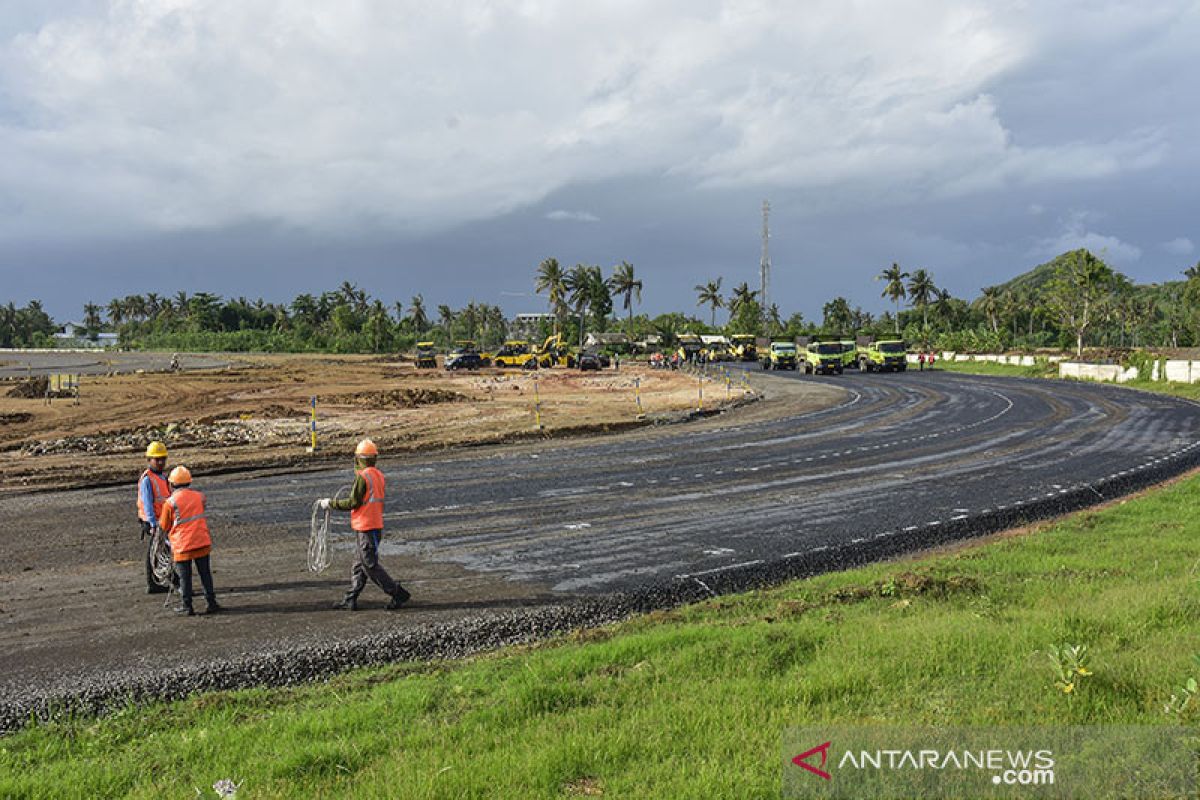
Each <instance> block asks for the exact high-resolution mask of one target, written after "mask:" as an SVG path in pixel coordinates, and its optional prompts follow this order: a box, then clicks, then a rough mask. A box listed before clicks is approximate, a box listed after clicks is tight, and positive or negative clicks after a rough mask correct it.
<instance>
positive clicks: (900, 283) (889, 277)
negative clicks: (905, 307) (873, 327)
mask: <svg viewBox="0 0 1200 800" xmlns="http://www.w3.org/2000/svg"><path fill="white" fill-rule="evenodd" d="M907 277H908V273H907V272H904V271H902V270H901V269H900V265H899V264H897V263H896V262H894V261H893V262H892V265H891V266H890V267H888V268H887V269H885V270H884V271H883V272H881V273H879V274H878V275H876V276H875V280H877V281H887V283H885V284H884V286H883V292H882V293H881V294H880V295H879V296H880V297H886V298H888V299H889V300H891V301H892V302H893V303H895V304H896V335H897V336H899V335H900V301H901V300H903V299H904V297H905V290H904V279H905V278H907Z"/></svg>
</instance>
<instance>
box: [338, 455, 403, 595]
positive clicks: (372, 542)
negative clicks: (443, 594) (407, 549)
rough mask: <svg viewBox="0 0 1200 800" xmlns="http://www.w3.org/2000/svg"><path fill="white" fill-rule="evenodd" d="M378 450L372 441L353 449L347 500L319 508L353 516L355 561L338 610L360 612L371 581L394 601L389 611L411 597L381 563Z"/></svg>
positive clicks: (381, 484)
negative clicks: (352, 474)
mask: <svg viewBox="0 0 1200 800" xmlns="http://www.w3.org/2000/svg"><path fill="white" fill-rule="evenodd" d="M378 458H379V448H378V447H376V446H375V443H374V442H372V441H371V440H370V439H363V440H362V441H361V442H359V443H358V447H356V448H355V449H354V470H355V472H356V473H357V474H356V475H355V478H354V486H353V487H352V488H351V489H350V496H349V497H348V498H346V499H344V500H333V499H331V498H328V497H326V498H324V499H322V500H321V501H320V503H319V505H320V507H321V508H323V509H328V508H332V509H334V510H336V511H349V512H350V527H351V528H353V529H354V536H355V539H356V543H357V547H356V557H355V560H354V566H353V567H351V568H350V589H349V590H348V591H347V592H346V596H345V597H343V598H342V599H341V600H340V601H338V602H337V603H335V604H334V607H335V608H343V609H347V610H349V611H357V610H358V596H359V595H360V594H362V590H363V589H365V588H366V586H367V579H368V578H370V579H371V580H372V581H374V582H375V585H376V586H378V587H379V588H380V589H383V591H385V592H387V593H388V595H390V596H391V598H392V600H391V602H390V603H388V605H387V607H388V609H390V610H395V609H397V608H400V607H401V606H403V605H404V604H405V603H406V602H408V599H409V597H410V595H409V593H408V592H407V591H406V590H405V589H404V587H403V586H401V585H400V584H399V583H397V582H396V581H395V580H393V579H392V577H391V576H390V575H388V574H387V570H385V569H384V568H383V567H382V566H381V565H380V563H379V544H380V542H381V541H382V539H383V499H384V494H385V490H386V481H385V480H384V477H383V473H382V472H380V471H379V470H378V469H376V467H375V462H376V460H377V459H378Z"/></svg>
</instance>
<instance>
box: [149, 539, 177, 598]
mask: <svg viewBox="0 0 1200 800" xmlns="http://www.w3.org/2000/svg"><path fill="white" fill-rule="evenodd" d="M151 536H152V537H154V538H153V539H152V540H151V542H150V571H151V572H153V573H154V580H155V581H157V582H158V585H159V586H166V587H168V588H170V586H171V576H172V575H173V574H174V573H175V560H174V558H173V557H172V556H171V540H170V538H169V537H168V536H167V534H165V533H163V529H162V528H160V527H158V526H155V527H154V533H152V534H151Z"/></svg>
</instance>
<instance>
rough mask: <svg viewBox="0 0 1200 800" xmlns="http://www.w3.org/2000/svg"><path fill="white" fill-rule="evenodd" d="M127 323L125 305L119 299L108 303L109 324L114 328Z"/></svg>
mask: <svg viewBox="0 0 1200 800" xmlns="http://www.w3.org/2000/svg"><path fill="white" fill-rule="evenodd" d="M124 321H125V303H123V302H122V301H120V300H119V299H117V298H115V297H114V298H113V299H112V300H109V301H108V322H109V324H110V325H112V326H113V327H114V328H116V327H119V326H120V324H121V323H122V322H124Z"/></svg>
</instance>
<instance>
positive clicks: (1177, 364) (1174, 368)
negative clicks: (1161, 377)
mask: <svg viewBox="0 0 1200 800" xmlns="http://www.w3.org/2000/svg"><path fill="white" fill-rule="evenodd" d="M1166 373H1167V380H1169V381H1174V382H1176V383H1200V361H1168V362H1167V364H1166Z"/></svg>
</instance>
